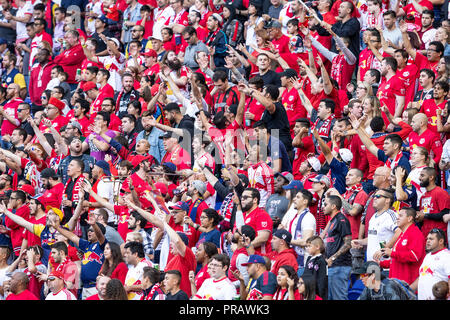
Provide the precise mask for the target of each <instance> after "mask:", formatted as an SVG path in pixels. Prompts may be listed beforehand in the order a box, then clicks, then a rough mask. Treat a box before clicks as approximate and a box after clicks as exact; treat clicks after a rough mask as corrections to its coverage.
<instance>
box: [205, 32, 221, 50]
mask: <svg viewBox="0 0 450 320" xmlns="http://www.w3.org/2000/svg"><path fill="white" fill-rule="evenodd" d="M219 31H220V29H219V28H217V30H216V31H214V32H213V33H212V34H211V32H210V33H209V35H208V37H207V39H206V43H205V44H206V45H207V46H208V47H210V46H211V45H212V42H213V41H214V39H215V38H216V36H217V34H218V33H219Z"/></svg>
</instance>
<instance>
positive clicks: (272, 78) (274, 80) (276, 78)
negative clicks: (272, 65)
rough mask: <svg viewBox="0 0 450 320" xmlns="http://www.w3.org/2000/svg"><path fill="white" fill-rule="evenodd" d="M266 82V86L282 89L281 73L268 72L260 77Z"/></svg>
mask: <svg viewBox="0 0 450 320" xmlns="http://www.w3.org/2000/svg"><path fill="white" fill-rule="evenodd" d="M259 76H261V78H262V79H263V81H264V85H265V86H267V85H268V84H273V85H275V86H277V87H281V77H280V74H279V73H276V72H275V71H273V70H269V71H267V72H266V73H265V74H264V75H260V74H259Z"/></svg>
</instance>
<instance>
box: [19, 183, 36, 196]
mask: <svg viewBox="0 0 450 320" xmlns="http://www.w3.org/2000/svg"><path fill="white" fill-rule="evenodd" d="M19 190H22V191H23V192H25V193H28V194H29V195H30V196H31V197H34V196H35V195H36V190H34V188H33V186H32V185H30V184H24V185H23V186H21V187H20V188H19Z"/></svg>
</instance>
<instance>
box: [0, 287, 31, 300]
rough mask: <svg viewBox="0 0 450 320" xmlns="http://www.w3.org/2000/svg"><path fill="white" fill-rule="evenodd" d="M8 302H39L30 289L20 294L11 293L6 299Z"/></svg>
mask: <svg viewBox="0 0 450 320" xmlns="http://www.w3.org/2000/svg"><path fill="white" fill-rule="evenodd" d="M6 300H39V299H38V298H36V296H35V295H34V294H33V293H32V292H31V291H30V290H28V289H25V290H24V291H22V292H21V293H19V294H14V293H11V294H10V295H9V296H7V297H6Z"/></svg>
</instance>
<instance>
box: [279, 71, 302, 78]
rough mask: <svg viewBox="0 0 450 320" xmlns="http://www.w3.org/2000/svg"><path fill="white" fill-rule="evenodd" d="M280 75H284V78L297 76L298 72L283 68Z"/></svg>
mask: <svg viewBox="0 0 450 320" xmlns="http://www.w3.org/2000/svg"><path fill="white" fill-rule="evenodd" d="M280 77H286V78H288V79H289V78H297V77H298V74H297V71H295V70H294V69H286V70H284V71H283V72H282V73H281V74H280Z"/></svg>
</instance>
